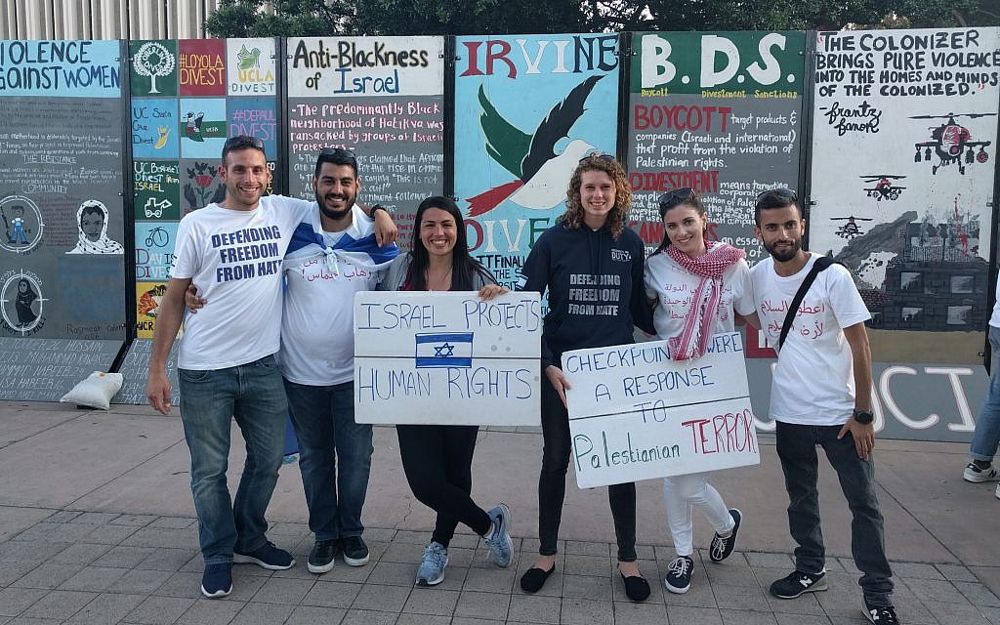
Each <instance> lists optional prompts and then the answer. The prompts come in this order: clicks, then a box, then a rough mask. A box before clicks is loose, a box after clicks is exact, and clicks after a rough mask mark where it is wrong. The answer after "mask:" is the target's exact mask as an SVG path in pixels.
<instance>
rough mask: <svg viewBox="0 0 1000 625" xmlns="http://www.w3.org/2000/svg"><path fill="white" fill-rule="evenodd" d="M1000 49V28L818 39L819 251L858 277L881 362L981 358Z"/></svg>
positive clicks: (814, 227)
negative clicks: (828, 255) (848, 268)
mask: <svg viewBox="0 0 1000 625" xmlns="http://www.w3.org/2000/svg"><path fill="white" fill-rule="evenodd" d="M998 47H1000V30H998V29H996V28H968V29H949V30H930V29H927V30H885V31H853V32H852V31H845V32H840V33H819V34H818V35H817V38H816V56H815V58H816V64H815V76H816V80H815V105H814V107H815V108H814V115H815V119H814V124H813V133H812V143H813V161H812V174H811V177H812V200H813V202H814V206H813V207H812V210H811V214H810V217H811V219H810V222H809V232H810V235H809V245H810V248H811V249H812V250H815V251H819V252H824V253H827V252H830V253H832V254H833V255H834V256H835V257H836V258H837V260H840V261H841V262H843V263H845V264H846V265H847V266H848V267H850V268H851V270H852V271H853V272H854V274H855V277H856V282H857V284H858V287H859V289H861V292H862V296H863V297H864V298H865V302H866V303H867V304H868V307H869V309H870V310H871V312H872V316H873V321H872V324H871V326H872V330H873V332H872V339H873V345H874V347H873V353H874V354H875V355H876V357H877V358H878V359H879V360H885V361H894V360H908V359H918V360H925V359H936V360H938V361H944V362H974V361H975V360H976V359H977V358H979V357H980V356H979V354H980V353H981V352H982V350H983V343H984V332H983V330H984V329H985V328H986V324H987V322H988V320H989V318H990V314H991V309H990V307H989V305H988V301H987V299H988V294H989V293H990V292H991V291H992V289H993V285H992V283H991V282H990V275H989V260H990V256H991V253H990V250H991V249H992V242H991V241H990V229H991V223H992V212H993V211H992V210H991V206H990V204H991V202H992V199H993V190H994V173H995V171H996V160H995V159H996V140H997V106H998V104H997V103H998V102H1000V51H998ZM915 339H916V340H915Z"/></svg>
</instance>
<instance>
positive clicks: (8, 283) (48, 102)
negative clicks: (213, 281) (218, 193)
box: [0, 41, 126, 399]
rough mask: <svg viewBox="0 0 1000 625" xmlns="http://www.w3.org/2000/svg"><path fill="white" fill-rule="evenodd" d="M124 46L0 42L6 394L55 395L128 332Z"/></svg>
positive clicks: (0, 301) (0, 276)
mask: <svg viewBox="0 0 1000 625" xmlns="http://www.w3.org/2000/svg"><path fill="white" fill-rule="evenodd" d="M120 49H121V46H120V44H119V42H117V41H0V110H2V111H3V114H2V115H0V339H2V342H3V354H4V358H3V365H2V366H0V373H2V374H3V375H0V378H3V379H4V380H5V385H4V386H3V387H2V388H0V399H14V398H17V397H19V396H22V395H24V396H31V397H36V398H39V399H58V397H59V396H60V395H61V394H62V393H63V392H65V390H68V389H63V388H62V387H63V385H65V384H66V383H67V382H68V383H69V384H70V385H72V384H74V383H75V382H76V381H78V380H79V379H80V378H82V377H85V376H86V374H88V373H90V371H93V369H94V368H99V369H107V368H108V367H109V366H110V365H111V363H112V361H113V360H114V356H115V354H116V353H117V351H118V348H119V347H120V346H121V344H122V342H123V341H124V339H125V335H126V332H125V319H126V315H125V290H124V286H125V262H126V261H125V247H124V244H123V243H124V240H125V239H124V219H123V217H124V212H123V202H122V197H121V189H122V165H123V161H122V158H123V157H122V132H123V124H122V114H123V107H122V103H121V65H120V62H119V54H120V52H119V51H120ZM69 345H74V346H75V350H74V351H72V352H70V353H65V352H64V350H63V348H65V347H67V346H69Z"/></svg>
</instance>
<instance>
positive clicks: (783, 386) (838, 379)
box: [750, 253, 871, 425]
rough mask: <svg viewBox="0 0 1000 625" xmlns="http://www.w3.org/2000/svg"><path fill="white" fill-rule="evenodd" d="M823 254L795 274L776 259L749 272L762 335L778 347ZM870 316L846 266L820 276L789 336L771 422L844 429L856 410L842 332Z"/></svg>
mask: <svg viewBox="0 0 1000 625" xmlns="http://www.w3.org/2000/svg"><path fill="white" fill-rule="evenodd" d="M817 258H819V254H813V253H810V255H809V260H808V261H807V262H806V264H805V266H804V267H803V268H802V269H801V270H800V271H799V272H798V273H796V274H795V275H793V276H787V277H783V276H779V275H778V274H777V273H775V271H774V261H773V259H770V258H769V259H765V260H763V261H761V262H759V263H757V264H756V265H754V267H753V269H751V270H750V277H751V281H752V283H753V291H754V297H755V300H756V304H757V315H758V316H759V317H760V323H761V326H762V327H761V332H764V333H765V334H766V336H767V340H768V343H770V344H771V345H773V346H775V348H777V345H778V337H779V336H780V335H781V326H782V324H783V323H784V321H785V313H786V311H787V310H788V306H789V304H791V302H792V298H794V297H795V293H796V292H797V291H798V289H799V286H800V285H801V284H802V281H803V280H804V279H805V277H806V275H807V274H808V273H809V271H810V270H811V269H812V266H813V264H814V263H815V262H816V259H817ZM870 318H871V314H870V313H869V312H868V308H867V307H866V306H865V303H864V301H863V300H862V299H861V295H860V294H859V293H858V289H857V287H855V286H854V279H853V278H852V277H851V274H850V272H849V271H848V270H847V269H845V268H844V267H843V266H841V265H836V264H835V265H831V266H830V267H828V268H827V269H826V270H824V271H822V272H820V273H819V275H817V276H816V281H815V282H813V284H812V287H810V289H809V291H808V292H807V293H806V295H805V297H804V298H803V299H802V304H801V305H800V306H799V310H798V314H796V316H795V319H794V320H793V322H792V327H791V329H790V330H789V332H788V336H787V337H785V344H784V346H783V347H782V348H781V354H780V356H779V358H778V364H777V366H776V367H775V368H774V372H773V380H772V383H771V418H772V419H774V420H775V421H781V422H783V423H793V424H798V425H842V424H843V423H846V422H847V420H848V419H850V418H851V415H852V412H853V410H854V396H855V395H854V364H853V363H854V361H853V356H852V352H851V346H850V344H849V343H848V342H847V337H846V336H845V335H844V331H843V328H847V327H850V326H852V325H854V324H857V323H863V322H865V321H867V320H868V319H870Z"/></svg>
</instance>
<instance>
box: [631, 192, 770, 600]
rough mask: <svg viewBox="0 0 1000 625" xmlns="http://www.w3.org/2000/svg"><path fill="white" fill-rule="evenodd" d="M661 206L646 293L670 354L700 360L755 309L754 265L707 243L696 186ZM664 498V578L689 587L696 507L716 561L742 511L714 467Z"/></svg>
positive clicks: (683, 480) (684, 479) (668, 482)
mask: <svg viewBox="0 0 1000 625" xmlns="http://www.w3.org/2000/svg"><path fill="white" fill-rule="evenodd" d="M659 209H660V218H661V219H662V220H663V225H664V235H663V242H662V243H661V244H660V247H659V248H658V249H657V250H656V251H655V252H654V253H653V254H652V255H651V256H650V257H649V259H647V260H646V273H645V282H646V294H647V295H648V296H649V298H650V299H652V300H653V301H654V308H653V325H654V326H655V327H656V334H657V338H659V339H661V340H666V341H668V342H669V346H670V357H671V358H673V359H674V360H688V359H690V358H698V357H699V356H701V355H702V354H704V353H705V347H706V345H707V343H708V341H710V340H711V338H712V335H713V334H717V333H720V332H733V331H734V330H735V324H734V314H733V313H734V311H735V312H736V313H739V314H740V315H746V316H749V315H751V314H753V312H754V301H753V290H752V287H751V285H750V267H749V266H748V265H747V262H746V260H745V256H746V254H745V253H744V252H743V250H741V249H738V248H735V247H733V246H732V245H729V244H728V243H722V242H714V241H713V242H709V241H708V239H707V236H706V233H707V232H708V216H707V214H706V212H705V206H704V205H703V204H702V202H701V198H699V197H698V194H697V193H695V192H694V191H693V190H692V189H690V188H683V189H676V190H674V191H670V192H669V193H665V194H663V195H662V196H661V197H660V199H659ZM663 501H664V504H665V505H666V509H667V525H668V526H669V527H670V534H671V536H672V537H673V542H674V549H675V550H676V551H677V557H676V558H675V559H674V560H673V561H671V562H670V564H669V565H668V566H667V576H666V578H665V579H664V580H663V582H664V585H665V586H666V588H667V590H669V591H670V592H673V593H678V594H680V593H685V592H687V591H688V589H689V588H690V587H691V575H692V572H693V569H694V560H692V558H691V555H692V554H693V553H694V545H693V543H692V535H693V522H692V518H691V513H692V510H693V509H694V508H695V507H698V508H701V510H702V512H703V513H704V514H705V517H706V518H707V519H708V521H709V522H710V523H711V524H712V526H713V527H714V528H715V536H714V537H713V538H712V544H711V548H710V549H709V558H710V559H711V560H712V562H722V561H723V560H725V559H726V558H728V557H729V555H730V554H731V553H732V552H733V548H734V546H735V545H736V533H737V532H738V531H739V529H740V523H741V521H742V514H741V513H740V511H739V510H737V509H736V508H727V507H726V504H725V502H724V501H723V500H722V496H721V495H719V493H718V491H716V490H715V488H713V487H712V485H711V484H709V483H708V474H707V473H690V474H687V475H676V476H673V477H667V478H664V479H663Z"/></svg>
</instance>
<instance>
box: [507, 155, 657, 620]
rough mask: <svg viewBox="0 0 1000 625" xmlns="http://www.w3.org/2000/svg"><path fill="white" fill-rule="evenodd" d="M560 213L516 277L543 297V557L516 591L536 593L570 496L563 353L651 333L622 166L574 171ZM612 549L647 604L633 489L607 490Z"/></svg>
mask: <svg viewBox="0 0 1000 625" xmlns="http://www.w3.org/2000/svg"><path fill="white" fill-rule="evenodd" d="M566 196H567V201H566V205H567V208H566V212H565V213H563V215H562V216H561V217H559V219H558V220H557V222H556V225H555V226H553V227H552V228H549V229H548V230H546V231H545V232H544V233H542V235H541V236H540V237H539V238H538V241H536V242H535V245H534V247H532V248H531V253H530V254H529V255H528V258H527V260H525V262H524V266H523V268H522V270H521V280H520V282H519V285H518V286H519V288H520V290H522V291H538V292H539V293H544V292H545V291H546V290H548V298H549V313H548V314H547V315H546V316H545V325H544V327H543V329H542V369H543V370H544V371H545V376H546V378H548V383H546V382H545V381H543V382H542V385H541V386H542V399H541V402H542V406H541V408H542V436H543V440H544V448H543V450H542V470H541V474H540V475H539V477H538V536H539V539H540V545H539V549H538V553H539V556H538V558H537V559H536V560H535V563H534V564H533V565H532V566H531V568H529V569H528V570H527V571H526V572H525V573H524V575H523V576H522V577H521V588H522V589H523V590H524V591H525V592H529V593H533V592H538V591H539V590H541V588H542V586H543V585H544V584H545V580H547V579H548V577H549V575H551V574H552V572H553V571H554V570H555V567H556V543H557V541H558V538H559V523H560V521H561V519H562V507H563V500H564V498H565V495H566V471H567V468H568V466H569V458H570V450H571V441H570V429H569V415H568V412H567V409H566V394H565V390H566V389H568V388H569V383H568V382H567V380H566V377H565V376H564V375H563V372H562V369H561V368H560V367H561V358H562V354H563V352H566V351H570V350H574V349H582V348H587V347H608V346H611V345H622V344H627V343H632V342H633V338H632V333H633V325H638V326H639V327H641V328H643V329H644V330H651V329H652V328H651V326H650V319H649V306H648V304H647V302H646V301H645V295H644V293H643V288H642V260H643V256H644V249H643V245H642V240H640V239H639V236H638V235H636V234H635V233H634V232H633V231H631V230H629V229H628V228H627V227H625V219H626V215H627V214H628V210H629V208H630V207H631V205H632V189H631V187H630V186H629V184H628V178H627V177H626V175H625V171H624V170H623V169H622V166H621V165H620V164H619V163H618V161H616V160H615V159H614V158H613V157H611V156H609V155H607V154H591V155H589V156H587V157H585V158H584V159H582V160H581V161H580V163H579V164H578V165H577V167H576V170H575V171H574V172H573V176H572V178H571V179H570V183H569V189H568V190H567V193H566ZM608 499H609V503H610V505H611V514H612V516H613V517H614V523H615V536H616V538H617V541H618V571H619V574H620V575H621V577H622V582H623V583H624V585H625V594H626V595H627V596H628V598H629V599H631V600H633V601H644V600H645V599H646V598H647V597H649V593H650V589H649V583H648V582H646V580H645V578H643V577H642V574H641V573H640V572H639V566H638V564H637V562H636V551H635V518H636V514H635V505H636V504H635V484H634V483H631V482H630V483H628V484H614V485H612V486H609V487H608Z"/></svg>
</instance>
